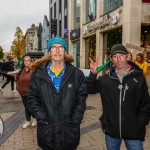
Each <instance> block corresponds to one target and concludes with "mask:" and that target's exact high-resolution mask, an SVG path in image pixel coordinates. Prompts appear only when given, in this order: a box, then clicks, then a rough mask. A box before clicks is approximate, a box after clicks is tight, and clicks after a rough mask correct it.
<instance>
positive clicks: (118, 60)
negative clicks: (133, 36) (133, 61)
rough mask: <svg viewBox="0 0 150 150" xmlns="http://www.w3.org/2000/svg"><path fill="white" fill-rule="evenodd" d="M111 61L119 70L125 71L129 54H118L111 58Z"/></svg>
mask: <svg viewBox="0 0 150 150" xmlns="http://www.w3.org/2000/svg"><path fill="white" fill-rule="evenodd" d="M111 60H112V62H113V64H114V66H116V68H117V69H123V68H125V67H126V65H127V63H128V62H127V54H123V53H116V54H114V55H113V56H112V57H111Z"/></svg>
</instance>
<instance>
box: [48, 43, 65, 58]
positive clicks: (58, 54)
mask: <svg viewBox="0 0 150 150" xmlns="http://www.w3.org/2000/svg"><path fill="white" fill-rule="evenodd" d="M50 54H51V59H52V60H53V61H62V60H64V57H65V55H66V51H65V48H64V47H63V46H62V45H61V44H53V45H52V47H51V50H50Z"/></svg>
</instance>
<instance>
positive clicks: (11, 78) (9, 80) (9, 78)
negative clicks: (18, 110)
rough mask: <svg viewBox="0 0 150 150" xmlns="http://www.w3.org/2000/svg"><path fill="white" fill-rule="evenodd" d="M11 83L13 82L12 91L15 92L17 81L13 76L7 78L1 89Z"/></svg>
mask: <svg viewBox="0 0 150 150" xmlns="http://www.w3.org/2000/svg"><path fill="white" fill-rule="evenodd" d="M9 82H11V90H12V91H13V90H14V82H15V79H14V77H12V76H6V82H5V83H4V84H3V85H2V87H1V88H2V89H3V88H4V87H5V86H6V85H7V84H8V83H9Z"/></svg>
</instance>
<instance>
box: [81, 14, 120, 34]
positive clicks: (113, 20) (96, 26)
mask: <svg viewBox="0 0 150 150" xmlns="http://www.w3.org/2000/svg"><path fill="white" fill-rule="evenodd" d="M118 19H119V14H118V13H117V14H115V15H113V16H111V17H110V18H106V19H105V20H103V21H101V22H98V23H95V24H93V25H87V26H86V27H84V28H83V34H84V35H85V34H86V33H87V32H92V31H95V30H97V29H101V28H104V27H105V26H106V25H109V24H110V23H111V24H116V23H117V22H118Z"/></svg>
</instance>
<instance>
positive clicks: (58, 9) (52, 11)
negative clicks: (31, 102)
mask: <svg viewBox="0 0 150 150" xmlns="http://www.w3.org/2000/svg"><path fill="white" fill-rule="evenodd" d="M68 2H69V1H68V0H49V22H50V38H52V37H54V36H56V35H59V36H61V37H62V38H64V39H66V40H68V34H69V31H68ZM52 19H56V26H54V27H53V25H52ZM54 25H55V24H54ZM52 28H54V29H52ZM55 30H56V32H55Z"/></svg>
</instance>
